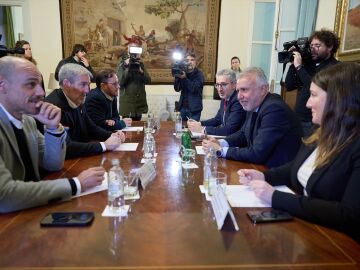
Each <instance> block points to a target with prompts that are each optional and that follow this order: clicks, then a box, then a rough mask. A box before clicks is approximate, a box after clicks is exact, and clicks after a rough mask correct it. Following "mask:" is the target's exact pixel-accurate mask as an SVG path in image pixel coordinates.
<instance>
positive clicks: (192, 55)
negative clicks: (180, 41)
mask: <svg viewBox="0 0 360 270" xmlns="http://www.w3.org/2000/svg"><path fill="white" fill-rule="evenodd" d="M188 56H190V57H192V58H194V59H195V60H196V54H195V53H193V52H188V53H186V54H185V58H186V57H188Z"/></svg>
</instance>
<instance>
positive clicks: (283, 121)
mask: <svg viewBox="0 0 360 270" xmlns="http://www.w3.org/2000/svg"><path fill="white" fill-rule="evenodd" d="M236 89H237V90H238V100H239V102H240V104H241V105H242V107H243V108H244V110H246V111H247V112H248V113H247V116H246V120H245V123H244V125H243V127H242V128H241V129H240V130H239V131H238V132H236V133H234V134H232V135H230V136H228V137H226V138H225V139H224V140H219V141H216V140H214V139H210V140H204V141H203V147H204V148H205V150H207V149H208V148H209V147H214V148H215V150H216V153H217V155H218V156H219V157H225V158H227V159H234V160H239V161H246V162H251V163H256V164H263V165H266V166H268V167H276V166H279V165H282V164H284V163H286V162H288V161H291V160H292V159H293V158H294V156H295V154H296V153H297V151H298V149H299V146H300V144H301V136H302V128H301V125H300V122H299V120H298V118H297V117H296V115H295V113H294V112H293V111H292V110H291V109H290V108H289V106H287V105H286V104H285V102H284V101H283V100H282V99H281V97H280V96H278V95H276V94H271V93H269V85H268V82H267V78H266V76H265V74H264V72H263V70H262V69H260V68H256V67H251V68H247V69H245V70H244V71H242V72H241V74H240V75H239V78H238V81H237V85H236Z"/></svg>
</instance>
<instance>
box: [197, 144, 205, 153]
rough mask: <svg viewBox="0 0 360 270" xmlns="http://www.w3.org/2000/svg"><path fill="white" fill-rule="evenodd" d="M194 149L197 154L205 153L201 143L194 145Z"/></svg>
mask: <svg viewBox="0 0 360 270" xmlns="http://www.w3.org/2000/svg"><path fill="white" fill-rule="evenodd" d="M195 149H196V153H197V154H198V155H205V151H204V148H203V147H202V146H201V145H196V146H195Z"/></svg>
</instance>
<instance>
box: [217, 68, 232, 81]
mask: <svg viewBox="0 0 360 270" xmlns="http://www.w3.org/2000/svg"><path fill="white" fill-rule="evenodd" d="M217 76H228V78H229V81H230V82H236V73H235V72H234V71H233V70H232V69H229V68H225V69H221V70H219V71H218V72H216V77H217Z"/></svg>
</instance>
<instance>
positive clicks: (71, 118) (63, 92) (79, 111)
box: [46, 64, 125, 158]
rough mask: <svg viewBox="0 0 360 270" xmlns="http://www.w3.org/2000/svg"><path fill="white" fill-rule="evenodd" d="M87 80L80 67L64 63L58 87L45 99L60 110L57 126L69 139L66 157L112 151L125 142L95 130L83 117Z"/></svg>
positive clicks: (117, 134) (119, 136) (121, 137)
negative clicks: (63, 128)
mask: <svg viewBox="0 0 360 270" xmlns="http://www.w3.org/2000/svg"><path fill="white" fill-rule="evenodd" d="M91 78H92V75H91V73H90V72H89V71H88V70H87V69H86V68H84V67H82V66H81V65H77V64H65V65H63V66H62V68H61V69H60V72H59V83H60V87H61V88H60V89H56V90H54V91H53V92H51V94H50V95H48V96H47V97H46V100H47V101H48V102H50V103H53V104H55V105H56V106H58V107H60V108H61V123H62V125H63V126H64V127H65V129H66V130H67V134H68V137H70V139H71V140H70V141H68V142H67V149H66V158H73V157H79V156H86V155H94V154H99V153H102V152H104V151H112V150H114V149H116V148H117V147H118V146H119V145H120V143H121V142H122V141H124V140H125V136H124V134H123V133H122V132H121V131H117V132H115V133H112V132H111V131H108V130H105V129H103V128H101V127H98V126H96V125H95V124H94V122H93V121H92V120H91V119H90V118H89V116H88V115H87V114H86V111H85V109H84V107H83V103H84V101H85V97H86V94H88V93H89V84H90V80H91ZM93 140H96V141H101V142H93Z"/></svg>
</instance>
